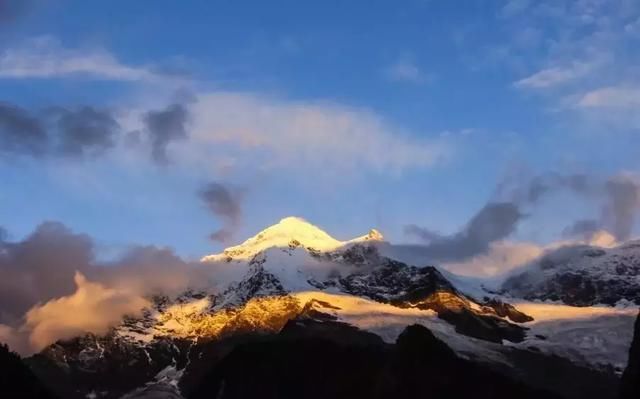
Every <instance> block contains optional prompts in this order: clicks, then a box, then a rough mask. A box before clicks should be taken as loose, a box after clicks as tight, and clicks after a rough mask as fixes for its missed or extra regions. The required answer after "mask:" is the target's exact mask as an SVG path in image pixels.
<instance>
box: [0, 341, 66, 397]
mask: <svg viewBox="0 0 640 399" xmlns="http://www.w3.org/2000/svg"><path fill="white" fill-rule="evenodd" d="M0 398H7V399H9V398H11V399H13V398H16V399H17V398H24V399H54V398H55V396H53V395H52V394H51V393H50V392H49V391H48V390H47V389H46V388H45V387H44V386H43V385H42V383H41V382H40V381H39V380H38V378H37V377H36V376H35V375H34V374H33V373H32V372H31V370H30V369H29V368H28V367H27V366H26V365H25V364H24V363H23V362H22V359H20V356H18V355H17V354H15V353H13V352H11V351H10V350H9V348H7V346H6V345H3V344H0Z"/></svg>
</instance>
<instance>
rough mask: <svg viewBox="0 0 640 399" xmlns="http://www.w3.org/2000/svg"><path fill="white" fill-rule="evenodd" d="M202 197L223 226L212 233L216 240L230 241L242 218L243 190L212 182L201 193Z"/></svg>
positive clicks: (213, 238)
mask: <svg viewBox="0 0 640 399" xmlns="http://www.w3.org/2000/svg"><path fill="white" fill-rule="evenodd" d="M199 196H200V199H201V200H202V201H203V202H204V204H205V206H206V207H207V208H208V209H209V210H210V211H211V213H213V214H214V215H215V216H217V217H219V218H220V219H221V221H222V223H223V227H222V228H221V229H220V230H218V231H216V232H214V233H213V234H211V236H210V238H211V239H212V240H214V241H219V242H228V241H229V240H230V239H231V238H232V236H233V233H234V232H235V230H236V229H237V227H238V225H239V223H240V220H241V218H242V206H241V205H242V200H243V197H244V192H243V190H240V189H237V188H235V187H229V186H226V185H223V184H220V183H216V182H211V183H209V184H207V185H206V186H205V187H204V188H203V189H202V190H201V191H200V193H199Z"/></svg>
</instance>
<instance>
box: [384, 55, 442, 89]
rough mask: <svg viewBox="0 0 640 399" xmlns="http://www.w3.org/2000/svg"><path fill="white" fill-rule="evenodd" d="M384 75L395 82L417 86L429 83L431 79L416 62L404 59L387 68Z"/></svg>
mask: <svg viewBox="0 0 640 399" xmlns="http://www.w3.org/2000/svg"><path fill="white" fill-rule="evenodd" d="M384 75H385V76H386V77H387V78H388V79H389V80H392V81H394V82H407V83H417V84H423V83H427V82H428V81H429V80H430V79H431V77H430V75H428V74H426V73H425V72H424V71H422V70H421V69H420V67H419V66H418V65H417V64H416V63H415V62H413V61H412V60H410V59H404V58H403V59H400V60H398V61H396V62H395V63H393V64H392V65H390V66H389V67H387V68H385V70H384Z"/></svg>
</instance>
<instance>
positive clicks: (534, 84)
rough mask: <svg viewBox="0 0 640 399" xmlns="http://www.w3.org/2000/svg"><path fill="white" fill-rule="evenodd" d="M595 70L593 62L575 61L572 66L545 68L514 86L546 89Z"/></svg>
mask: <svg viewBox="0 0 640 399" xmlns="http://www.w3.org/2000/svg"><path fill="white" fill-rule="evenodd" d="M593 70H594V65H593V64H591V63H584V62H574V63H573V64H571V65H570V66H565V67H561V66H555V67H550V68H547V69H543V70H541V71H538V72H536V73H534V74H533V75H531V76H529V77H526V78H524V79H520V80H518V81H517V82H515V83H514V86H516V87H518V88H521V89H546V88H552V87H556V86H559V85H562V84H565V83H568V82H571V81H574V80H576V79H579V78H582V77H584V76H587V75H588V74H589V73H591V71H593Z"/></svg>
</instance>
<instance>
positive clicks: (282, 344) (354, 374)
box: [188, 322, 556, 399]
mask: <svg viewBox="0 0 640 399" xmlns="http://www.w3.org/2000/svg"><path fill="white" fill-rule="evenodd" d="M301 323H302V322H297V323H290V324H288V325H287V327H285V329H284V330H283V331H282V333H281V334H279V335H278V336H277V337H274V338H273V339H270V340H264V341H261V342H252V343H247V344H243V345H239V346H238V347H236V348H235V349H234V350H233V351H232V352H231V353H230V354H229V355H228V356H227V357H226V358H225V359H223V360H222V361H221V362H220V363H218V364H217V365H215V366H214V367H213V368H212V369H211V370H210V371H209V372H208V373H207V374H206V375H205V376H204V377H203V379H202V382H201V383H200V384H199V385H198V386H197V387H196V388H195V389H194V391H193V392H192V393H191V394H190V395H189V396H188V397H189V398H190V399H205V398H206V399H208V398H222V399H233V398H257V397H260V398H274V399H275V398H300V397H306V398H318V399H320V398H350V399H353V398H390V397H401V398H408V397H424V396H425V395H428V397H429V398H457V397H474V398H554V397H556V396H554V395H553V394H551V393H549V392H544V391H540V390H536V389H533V388H531V387H528V386H526V385H524V384H522V383H519V382H516V381H514V380H512V379H511V378H509V377H506V376H503V375H501V374H499V373H497V372H494V371H491V370H489V369H487V368H485V367H482V366H480V365H477V364H474V363H471V362H469V361H467V360H463V359H461V358H459V357H458V356H457V355H456V354H455V353H454V352H453V351H452V350H451V349H450V348H449V347H448V346H447V345H446V344H444V343H443V342H442V341H440V340H438V339H437V338H436V337H435V336H434V335H433V334H432V333H431V332H430V331H429V330H428V329H426V328H425V327H422V326H419V325H413V326H410V327H408V328H407V329H406V330H405V331H404V332H403V333H402V334H401V335H400V336H399V337H398V340H397V341H396V344H395V345H388V344H383V343H382V342H381V341H380V340H379V339H377V337H376V336H375V335H373V334H370V333H366V332H362V331H357V330H350V327H348V326H344V325H340V323H332V324H329V325H327V324H324V325H322V326H320V325H310V324H306V323H305V324H306V325H304V326H302V325H301ZM315 328H321V329H322V333H321V334H318V331H316V333H315V334H314V333H311V332H310V329H315ZM345 329H346V331H343V330H345ZM346 337H348V338H346Z"/></svg>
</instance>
